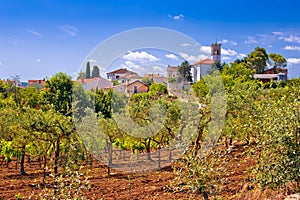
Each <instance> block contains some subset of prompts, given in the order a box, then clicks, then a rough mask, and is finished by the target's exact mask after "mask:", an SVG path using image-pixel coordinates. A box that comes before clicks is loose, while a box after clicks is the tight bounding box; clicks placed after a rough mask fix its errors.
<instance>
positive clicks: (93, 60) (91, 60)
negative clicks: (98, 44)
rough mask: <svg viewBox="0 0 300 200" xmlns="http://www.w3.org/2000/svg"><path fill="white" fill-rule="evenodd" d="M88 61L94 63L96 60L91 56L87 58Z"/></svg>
mask: <svg viewBox="0 0 300 200" xmlns="http://www.w3.org/2000/svg"><path fill="white" fill-rule="evenodd" d="M89 62H93V63H95V62H97V60H95V59H93V58H91V59H89Z"/></svg>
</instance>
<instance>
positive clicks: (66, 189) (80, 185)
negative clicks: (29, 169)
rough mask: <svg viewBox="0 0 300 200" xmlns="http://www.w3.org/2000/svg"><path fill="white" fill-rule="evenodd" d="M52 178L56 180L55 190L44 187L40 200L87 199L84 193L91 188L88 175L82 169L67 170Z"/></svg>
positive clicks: (39, 196)
mask: <svg viewBox="0 0 300 200" xmlns="http://www.w3.org/2000/svg"><path fill="white" fill-rule="evenodd" d="M51 176H52V177H53V178H54V189H52V188H47V187H44V188H43V190H42V191H41V192H40V193H39V194H38V199H55V200H56V199H57V200H59V199H65V200H67V199H87V197H85V196H84V192H87V191H88V190H89V189H90V187H91V185H90V182H89V176H88V174H87V173H86V174H85V173H83V172H81V170H80V169H79V170H72V169H70V168H66V169H65V171H64V173H62V174H61V175H59V176H56V175H53V174H51ZM33 195H34V193H33Z"/></svg>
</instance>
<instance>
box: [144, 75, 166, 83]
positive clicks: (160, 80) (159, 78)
mask: <svg viewBox="0 0 300 200" xmlns="http://www.w3.org/2000/svg"><path fill="white" fill-rule="evenodd" d="M144 78H148V79H152V80H153V83H158V84H162V83H164V84H167V81H168V79H167V77H165V76H162V75H161V74H159V73H157V74H144Z"/></svg>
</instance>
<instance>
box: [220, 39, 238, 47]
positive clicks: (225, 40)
mask: <svg viewBox="0 0 300 200" xmlns="http://www.w3.org/2000/svg"><path fill="white" fill-rule="evenodd" d="M221 43H222V44H231V45H233V46H236V45H237V42H235V41H230V40H227V39H223V40H222V41H221Z"/></svg>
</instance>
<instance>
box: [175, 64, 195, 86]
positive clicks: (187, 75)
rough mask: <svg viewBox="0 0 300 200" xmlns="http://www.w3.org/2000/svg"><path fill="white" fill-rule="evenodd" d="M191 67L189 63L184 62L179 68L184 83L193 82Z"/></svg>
mask: <svg viewBox="0 0 300 200" xmlns="http://www.w3.org/2000/svg"><path fill="white" fill-rule="evenodd" d="M191 68H192V67H191V65H190V64H189V62H188V61H183V62H182V63H181V65H180V66H179V68H178V71H179V73H180V75H181V76H182V78H183V79H184V81H187V82H192V81H193V79H192V74H191Z"/></svg>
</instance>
